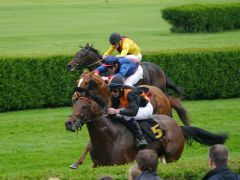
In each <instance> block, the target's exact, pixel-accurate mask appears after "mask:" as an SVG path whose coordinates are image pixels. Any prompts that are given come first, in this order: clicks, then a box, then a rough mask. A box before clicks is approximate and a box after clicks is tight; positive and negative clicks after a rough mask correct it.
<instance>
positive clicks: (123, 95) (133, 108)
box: [108, 76, 153, 147]
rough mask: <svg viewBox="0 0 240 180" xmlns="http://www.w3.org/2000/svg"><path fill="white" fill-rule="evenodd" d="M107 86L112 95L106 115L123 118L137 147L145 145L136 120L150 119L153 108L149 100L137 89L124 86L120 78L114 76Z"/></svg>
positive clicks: (145, 142)
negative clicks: (134, 138) (133, 135)
mask: <svg viewBox="0 0 240 180" xmlns="http://www.w3.org/2000/svg"><path fill="white" fill-rule="evenodd" d="M108 86H109V89H110V92H111V94H112V107H111V108H108V113H109V114H115V115H117V116H120V117H123V118H124V119H125V120H126V121H127V123H128V125H129V126H130V127H131V128H133V129H134V134H135V136H136V140H137V147H140V146H145V145H147V144H148V143H147V141H146V139H145V137H144V135H143V133H142V130H141V128H140V126H139V124H138V122H137V121H136V120H141V119H149V118H152V114H153V106H152V104H151V103H150V101H149V98H148V97H147V96H146V95H145V93H143V92H142V91H141V90H140V89H139V88H135V87H129V86H126V85H124V80H123V78H121V77H120V76H114V77H113V78H112V79H111V80H110V82H109V85H108Z"/></svg>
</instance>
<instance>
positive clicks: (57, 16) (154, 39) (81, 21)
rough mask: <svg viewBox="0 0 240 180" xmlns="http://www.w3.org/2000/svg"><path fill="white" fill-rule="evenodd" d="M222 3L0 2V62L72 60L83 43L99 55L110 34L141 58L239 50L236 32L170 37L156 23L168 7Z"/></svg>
mask: <svg viewBox="0 0 240 180" xmlns="http://www.w3.org/2000/svg"><path fill="white" fill-rule="evenodd" d="M106 1H107V2H108V3H106ZM226 2H229V1H228V0H212V1H209V0H198V1H195V0H179V1H176V0H161V1H159V0H148V1H145V0H130V1H129V0H114V1H113V0H88V1H83V0H69V1H66V0H65V1H64V0H42V1H39V0H0V17H1V18H0V24H1V28H0V56H18V55H27V56H34V55H55V54H74V53H75V52H76V51H78V45H84V44H85V43H87V42H90V43H93V44H94V46H95V47H96V48H97V49H99V50H100V51H101V52H104V51H105V50H106V48H107V47H108V45H109V44H108V36H109V34H111V33H112V32H119V33H122V34H125V35H127V36H129V37H131V38H132V39H134V40H135V41H136V42H137V43H138V44H139V45H140V47H141V48H142V50H143V51H144V53H147V52H156V51H163V50H169V49H179V48H180V49H194V48H225V47H240V41H239V37H240V31H239V30H238V31H229V32H221V33H208V34H207V33H196V34H176V33H171V32H170V31H169V28H170V25H169V24H168V23H167V22H165V21H164V20H163V19H162V18H161V12H160V10H161V9H163V8H165V7H169V6H176V5H183V4H193V3H202V4H206V3H226ZM231 2H239V1H238V0H231Z"/></svg>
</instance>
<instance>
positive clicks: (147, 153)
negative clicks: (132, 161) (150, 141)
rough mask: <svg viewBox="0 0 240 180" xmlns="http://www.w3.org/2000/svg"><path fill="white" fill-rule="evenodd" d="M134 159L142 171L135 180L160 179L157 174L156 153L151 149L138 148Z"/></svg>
mask: <svg viewBox="0 0 240 180" xmlns="http://www.w3.org/2000/svg"><path fill="white" fill-rule="evenodd" d="M136 161H137V164H138V168H139V169H140V170H141V171H142V173H141V174H140V175H139V176H138V177H137V178H136V180H162V179H161V178H160V177H159V176H158V174H157V167H158V155H157V153H156V152H155V151H153V150H151V149H144V150H140V151H139V152H138V153H137V156H136Z"/></svg>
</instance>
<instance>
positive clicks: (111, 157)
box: [65, 88, 227, 168]
mask: <svg viewBox="0 0 240 180" xmlns="http://www.w3.org/2000/svg"><path fill="white" fill-rule="evenodd" d="M79 91H81V96H80V97H79V98H78V99H76V100H75V102H74V104H73V112H72V115H71V116H70V118H69V120H68V121H67V122H65V126H66V129H67V130H69V131H73V132H74V131H76V130H77V129H78V128H79V127H81V126H82V125H83V124H86V125H87V129H88V132H89V136H90V141H91V145H90V146H89V149H90V156H91V159H92V161H93V163H94V165H93V166H94V167H96V166H106V165H115V164H117V165H120V164H125V163H129V162H132V161H133V160H134V159H135V155H136V153H137V149H136V143H135V138H134V136H133V134H132V133H131V132H130V131H129V129H128V128H127V127H126V126H125V125H124V124H123V123H121V122H119V121H118V120H114V119H111V118H110V117H108V115H107V114H106V113H105V108H106V107H107V104H108V102H107V101H106V99H108V98H106V97H105V98H103V99H101V98H99V97H98V96H96V95H95V93H94V91H92V90H91V89H84V88H81V89H79ZM154 119H155V121H156V122H157V123H158V124H159V126H160V128H161V129H166V131H165V135H164V136H163V137H162V138H161V139H160V140H158V141H156V142H154V143H151V144H149V146H148V147H147V148H150V149H153V150H155V151H156V152H157V153H158V156H159V157H162V156H164V157H165V159H166V162H173V161H176V160H178V159H179V158H180V156H181V154H182V151H183V149H184V141H185V139H188V138H192V139H193V140H195V141H197V142H200V143H201V144H205V145H213V144H222V143H224V142H225V140H226V138H227V135H218V134H213V133H210V132H208V131H206V130H203V129H200V128H196V127H191V126H183V127H180V126H178V124H177V123H176V122H175V121H174V120H173V119H172V118H170V117H169V116H165V115H154ZM73 168H75V167H73Z"/></svg>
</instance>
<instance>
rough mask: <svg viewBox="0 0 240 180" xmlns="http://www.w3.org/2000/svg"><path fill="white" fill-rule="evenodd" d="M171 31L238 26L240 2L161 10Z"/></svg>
mask: <svg viewBox="0 0 240 180" xmlns="http://www.w3.org/2000/svg"><path fill="white" fill-rule="evenodd" d="M162 17H163V18H164V19H165V20H166V21H168V22H169V23H170V24H171V25H172V27H171V31H173V32H216V31H223V30H230V29H239V28H240V3H231V4H221V5H219V4H207V5H200V4H193V5H184V6H176V7H170V8H166V9H163V10H162Z"/></svg>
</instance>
